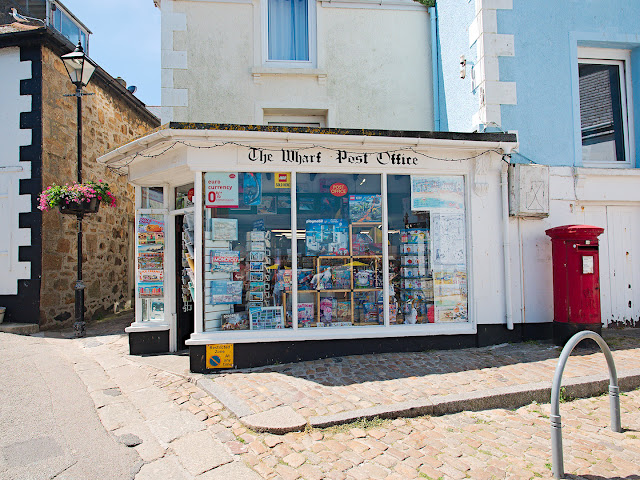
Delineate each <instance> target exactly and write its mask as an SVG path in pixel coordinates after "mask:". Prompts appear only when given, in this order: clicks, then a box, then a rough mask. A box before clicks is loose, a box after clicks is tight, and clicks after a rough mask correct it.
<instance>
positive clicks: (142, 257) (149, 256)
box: [136, 213, 166, 322]
mask: <svg viewBox="0 0 640 480" xmlns="http://www.w3.org/2000/svg"><path fill="white" fill-rule="evenodd" d="M164 220H165V218H164V215H156V214H146V213H140V214H139V215H138V225H137V242H138V245H137V252H138V255H137V264H138V265H137V269H136V272H137V276H138V278H137V282H136V288H137V292H138V298H140V301H141V303H142V305H141V307H142V309H141V314H140V315H141V316H140V320H141V321H143V322H149V321H151V322H154V321H155V322H158V321H163V320H164V258H165V255H164V254H165V233H166V229H165V222H164Z"/></svg>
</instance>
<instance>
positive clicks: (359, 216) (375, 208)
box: [349, 195, 382, 223]
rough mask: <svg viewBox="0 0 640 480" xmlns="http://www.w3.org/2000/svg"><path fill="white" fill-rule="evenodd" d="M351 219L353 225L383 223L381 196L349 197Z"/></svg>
mask: <svg viewBox="0 0 640 480" xmlns="http://www.w3.org/2000/svg"><path fill="white" fill-rule="evenodd" d="M349 218H350V219H351V223H359V222H381V221H382V201H381V199H380V195H349Z"/></svg>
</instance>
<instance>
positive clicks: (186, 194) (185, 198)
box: [175, 183, 195, 210]
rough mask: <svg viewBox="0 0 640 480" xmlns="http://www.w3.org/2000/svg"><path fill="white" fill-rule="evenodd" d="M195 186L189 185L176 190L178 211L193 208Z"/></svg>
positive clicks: (176, 207)
mask: <svg viewBox="0 0 640 480" xmlns="http://www.w3.org/2000/svg"><path fill="white" fill-rule="evenodd" d="M193 185H194V184H193V183H189V184H187V185H182V186H180V187H176V188H175V199H176V204H175V209H176V210H181V209H183V208H191V207H193V194H194V192H195V189H194V186H193Z"/></svg>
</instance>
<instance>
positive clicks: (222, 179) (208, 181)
mask: <svg viewBox="0 0 640 480" xmlns="http://www.w3.org/2000/svg"><path fill="white" fill-rule="evenodd" d="M238 200H239V188H238V174H237V173H228V172H226V173H218V172H208V173H205V174H204V206H205V207H206V208H220V207H223V208H224V207H226V208H238V204H239V201H238Z"/></svg>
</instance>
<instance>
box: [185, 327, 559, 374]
mask: <svg viewBox="0 0 640 480" xmlns="http://www.w3.org/2000/svg"><path fill="white" fill-rule="evenodd" d="M524 327H525V328H522V325H515V326H514V329H513V330H507V329H506V328H505V326H504V325H480V326H478V333H477V334H475V335H434V336H424V337H393V338H355V339H340V340H307V341H296V342H262V343H236V344H234V346H233V349H234V352H233V353H234V363H235V365H234V368H252V367H262V366H265V365H274V364H283V363H292V362H304V361H309V360H319V359H322V358H332V357H342V356H346V355H365V354H374V353H391V352H422V351H425V350H452V349H458V348H473V347H483V346H487V345H496V344H500V343H505V342H513V343H517V342H522V341H527V340H548V339H550V338H551V334H552V324H551V323H537V324H530V325H525V326H524ZM189 360H190V368H191V372H193V373H220V372H224V371H228V370H229V369H216V368H207V364H206V345H191V346H190V347H189Z"/></svg>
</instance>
